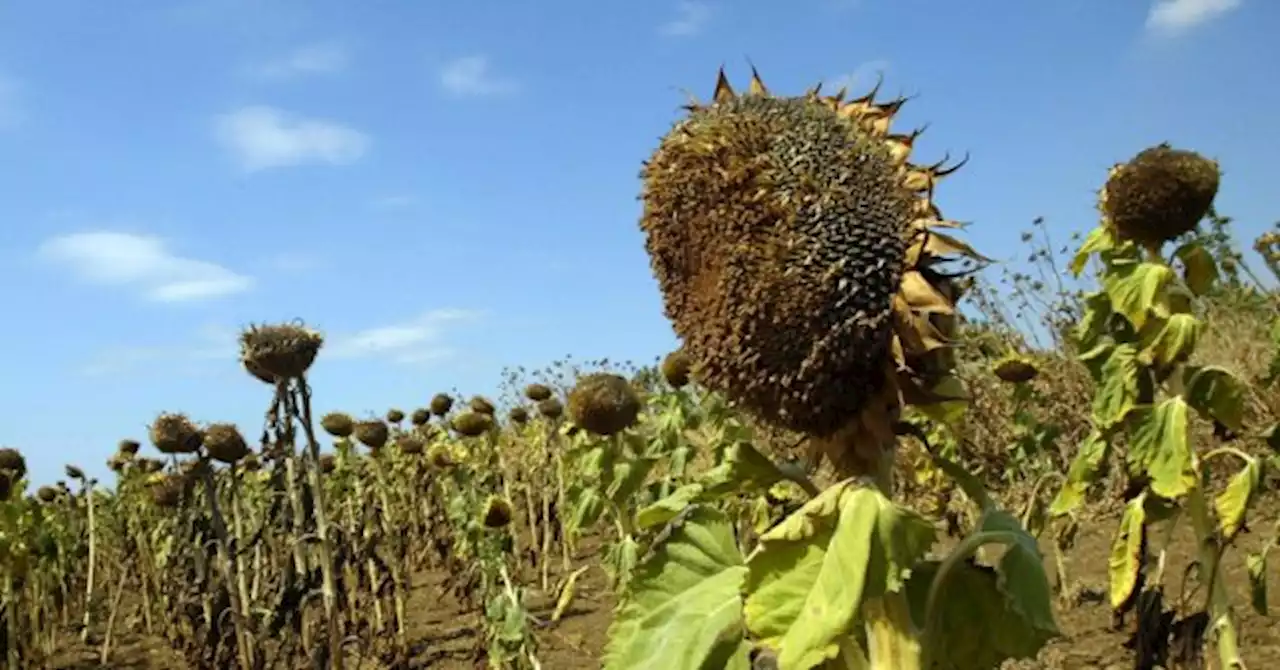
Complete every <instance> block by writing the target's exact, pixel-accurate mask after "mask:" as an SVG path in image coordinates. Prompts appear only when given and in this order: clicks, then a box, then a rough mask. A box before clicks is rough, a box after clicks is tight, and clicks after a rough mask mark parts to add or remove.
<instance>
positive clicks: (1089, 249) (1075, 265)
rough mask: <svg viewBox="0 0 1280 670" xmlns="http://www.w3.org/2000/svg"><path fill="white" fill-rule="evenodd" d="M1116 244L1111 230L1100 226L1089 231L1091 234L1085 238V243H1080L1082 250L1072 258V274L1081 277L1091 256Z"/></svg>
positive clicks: (1112, 247)
mask: <svg viewBox="0 0 1280 670" xmlns="http://www.w3.org/2000/svg"><path fill="white" fill-rule="evenodd" d="M1115 246H1116V241H1115V239H1114V238H1113V237H1112V236H1111V231H1110V230H1107V229H1106V228H1104V227H1102V226H1098V227H1097V228H1094V229H1093V230H1091V231H1089V236H1088V237H1086V238H1084V243H1083V244H1081V245H1080V250H1079V251H1077V252H1076V255H1075V257H1074V258H1072V259H1071V274H1073V275H1075V276H1077V277H1079V276H1080V273H1081V272H1084V268H1085V266H1086V265H1088V264H1089V256H1091V255H1093V254H1094V253H1097V252H1101V251H1108V250H1110V249H1114V248H1115Z"/></svg>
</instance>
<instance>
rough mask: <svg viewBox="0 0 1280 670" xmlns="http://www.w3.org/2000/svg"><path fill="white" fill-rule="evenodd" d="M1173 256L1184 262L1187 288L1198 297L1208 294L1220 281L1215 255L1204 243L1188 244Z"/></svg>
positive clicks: (1193, 242)
mask: <svg viewBox="0 0 1280 670" xmlns="http://www.w3.org/2000/svg"><path fill="white" fill-rule="evenodd" d="M1173 255H1174V256H1176V257H1177V258H1178V259H1179V260H1181V261H1182V265H1183V276H1184V278H1185V280H1186V282H1187V287H1188V288H1190V289H1191V290H1192V291H1193V292H1195V294H1196V295H1204V294H1206V293H1208V292H1209V290H1210V289H1212V288H1213V285H1214V283H1215V282H1217V281H1218V263H1217V262H1216V261H1214V260H1213V254H1211V253H1209V250H1208V249H1205V248H1204V244H1203V243H1201V242H1199V241H1191V242H1187V243H1186V244H1184V245H1182V246H1180V247H1178V250H1177V251H1175V252H1174V254H1173Z"/></svg>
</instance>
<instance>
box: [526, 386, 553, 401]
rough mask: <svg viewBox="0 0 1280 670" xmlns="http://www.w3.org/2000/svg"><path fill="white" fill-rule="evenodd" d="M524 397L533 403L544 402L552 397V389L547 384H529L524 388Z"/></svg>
mask: <svg viewBox="0 0 1280 670" xmlns="http://www.w3.org/2000/svg"><path fill="white" fill-rule="evenodd" d="M524 397H526V398H528V399H529V400H532V401H533V402H542V401H543V400H546V399H547V398H550V397H551V387H549V386H547V385H546V384H529V385H528V386H526V387H524Z"/></svg>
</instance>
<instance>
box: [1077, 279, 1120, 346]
mask: <svg viewBox="0 0 1280 670" xmlns="http://www.w3.org/2000/svg"><path fill="white" fill-rule="evenodd" d="M1110 318H1111V298H1110V297H1109V296H1108V295H1107V294H1106V293H1105V292H1103V291H1094V292H1093V293H1090V294H1089V295H1087V296H1085V298H1084V314H1083V315H1081V317H1080V323H1078V324H1076V328H1075V336H1076V344H1077V346H1079V347H1080V350H1081V351H1088V350H1090V349H1092V348H1093V347H1094V346H1095V345H1097V344H1098V339H1099V338H1100V337H1102V335H1103V333H1104V332H1105V327H1106V325H1107V319H1110Z"/></svg>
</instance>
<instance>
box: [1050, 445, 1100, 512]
mask: <svg viewBox="0 0 1280 670" xmlns="http://www.w3.org/2000/svg"><path fill="white" fill-rule="evenodd" d="M1109 448H1110V444H1109V443H1108V442H1107V441H1106V440H1105V439H1103V437H1102V435H1101V433H1099V432H1098V431H1097V430H1094V431H1092V432H1090V433H1089V436H1088V437H1086V438H1085V439H1084V442H1082V443H1081V444H1080V449H1079V450H1078V451H1077V452H1076V457H1075V459H1073V460H1072V461H1071V468H1070V469H1069V470H1067V480H1066V482H1064V483H1063V485H1062V489H1061V490H1059V491H1058V495H1057V496H1055V497H1054V499H1053V502H1052V503H1051V504H1050V505H1049V515H1050V516H1055V517H1057V516H1062V515H1063V514H1068V513H1070V512H1071V511H1073V510H1074V509H1076V508H1077V507H1079V506H1080V503H1082V502H1084V496H1085V493H1087V492H1088V490H1089V486H1090V485H1091V484H1093V482H1094V481H1096V479H1097V476H1098V474H1099V470H1100V469H1101V466H1102V463H1103V461H1104V460H1105V459H1106V457H1107V451H1108V450H1109Z"/></svg>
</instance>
